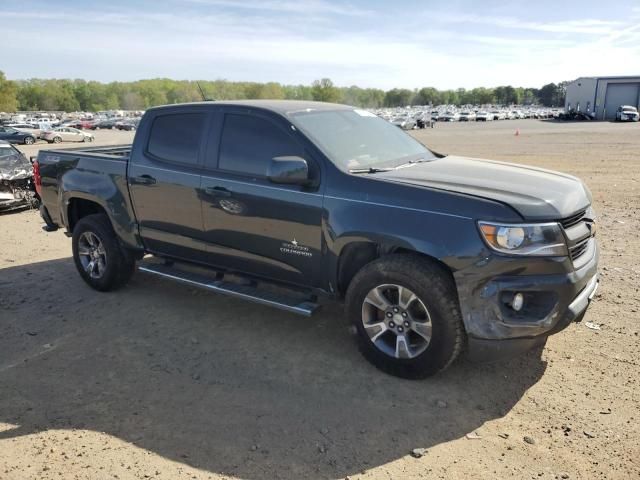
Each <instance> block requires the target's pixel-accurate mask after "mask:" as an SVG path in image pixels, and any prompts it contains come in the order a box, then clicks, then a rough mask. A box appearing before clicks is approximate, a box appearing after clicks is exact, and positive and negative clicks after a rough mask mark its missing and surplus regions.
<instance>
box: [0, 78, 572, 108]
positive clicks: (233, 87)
mask: <svg viewBox="0 0 640 480" xmlns="http://www.w3.org/2000/svg"><path fill="white" fill-rule="evenodd" d="M565 86H566V82H563V83H560V84H557V85H556V84H555V83H550V84H548V85H545V86H543V87H542V88H540V89H535V88H521V87H512V86H501V87H496V88H483V87H480V88H474V89H471V90H466V89H464V88H459V89H457V90H437V89H435V88H432V87H425V88H421V89H414V90H409V89H403V88H394V89H392V90H388V91H384V90H381V89H377V88H360V87H357V86H351V87H337V86H335V85H334V84H333V82H332V81H331V80H330V79H328V78H323V79H321V80H316V81H315V82H313V84H311V85H282V84H280V83H275V82H268V83H257V82H231V81H228V80H215V81H204V80H203V81H199V82H195V81H188V80H171V79H166V78H158V79H150V80H138V81H135V82H110V83H101V82H96V81H85V80H66V79H29V80H17V81H10V80H7V79H6V77H5V75H4V74H3V73H2V72H1V71H0V111H2V112H14V111H18V110H53V111H56V110H62V111H66V112H73V111H92V112H93V111H100V110H144V109H146V108H148V107H152V106H155V105H166V104H172V103H182V102H194V101H200V100H202V93H201V90H200V89H202V92H204V95H205V97H206V98H207V99H215V100H239V99H288V100H317V101H323V102H335V103H344V104H348V105H354V106H359V107H365V108H379V107H404V106H408V105H434V106H436V105H443V104H447V105H467V104H471V105H482V104H498V105H510V104H542V105H545V106H562V105H564V92H565Z"/></svg>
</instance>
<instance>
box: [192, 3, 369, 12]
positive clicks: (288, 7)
mask: <svg viewBox="0 0 640 480" xmlns="http://www.w3.org/2000/svg"><path fill="white" fill-rule="evenodd" d="M187 1H188V2H190V3H196V4H200V5H207V6H213V7H226V8H235V9H241V10H242V9H244V10H257V11H275V12H281V13H286V12H295V13H304V14H307V15H311V14H334V15H347V16H351V15H354V16H360V15H367V14H369V13H371V12H370V11H368V10H363V9H361V8H357V7H354V6H350V5H349V4H347V3H343V2H335V3H330V2H327V1H324V0H306V1H304V2H303V1H296V0H264V1H253V0H242V1H234V0H187Z"/></svg>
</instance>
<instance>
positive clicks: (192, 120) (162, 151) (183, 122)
mask: <svg viewBox="0 0 640 480" xmlns="http://www.w3.org/2000/svg"><path fill="white" fill-rule="evenodd" d="M204 124H205V114H204V113H173V114H168V115H158V116H157V117H156V118H155V119H154V120H153V124H152V126H151V133H150V134H149V144H148V146H147V152H148V153H149V154H150V155H152V156H153V157H155V158H156V159H158V160H163V161H167V162H173V163H182V164H187V165H197V163H198V152H199V150H200V140H201V138H202V131H203V129H204Z"/></svg>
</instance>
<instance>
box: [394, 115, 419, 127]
mask: <svg viewBox="0 0 640 480" xmlns="http://www.w3.org/2000/svg"><path fill="white" fill-rule="evenodd" d="M391 123H392V124H393V125H395V126H396V127H400V128H402V129H403V130H412V129H414V128H416V126H417V122H416V121H415V119H413V118H411V117H397V118H395V119H393V120H392V121H391Z"/></svg>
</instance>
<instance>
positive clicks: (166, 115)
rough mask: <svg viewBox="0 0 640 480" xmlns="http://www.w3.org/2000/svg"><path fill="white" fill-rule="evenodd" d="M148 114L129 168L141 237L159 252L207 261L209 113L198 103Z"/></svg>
mask: <svg viewBox="0 0 640 480" xmlns="http://www.w3.org/2000/svg"><path fill="white" fill-rule="evenodd" d="M148 115H150V118H149V119H148V120H147V121H146V122H145V123H144V126H143V129H141V130H140V131H139V132H138V134H137V136H136V141H135V142H134V146H133V150H132V152H131V160H130V162H129V171H128V182H129V188H130V192H131V199H132V201H133V206H134V210H135V213H136V217H137V220H138V225H139V228H140V236H141V237H142V240H143V242H144V244H145V247H146V248H147V249H148V250H150V251H152V252H154V253H160V254H166V255H169V256H174V257H180V258H184V259H186V260H192V261H202V260H204V259H205V258H204V255H205V252H206V248H205V243H204V242H203V241H202V240H201V237H202V209H201V200H200V197H199V187H200V177H201V169H202V159H203V151H204V145H205V143H204V142H205V135H204V132H205V129H206V126H207V123H208V117H209V115H208V113H207V112H206V110H205V109H203V108H195V107H185V108H171V109H158V110H157V111H153V112H149V114H148Z"/></svg>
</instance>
